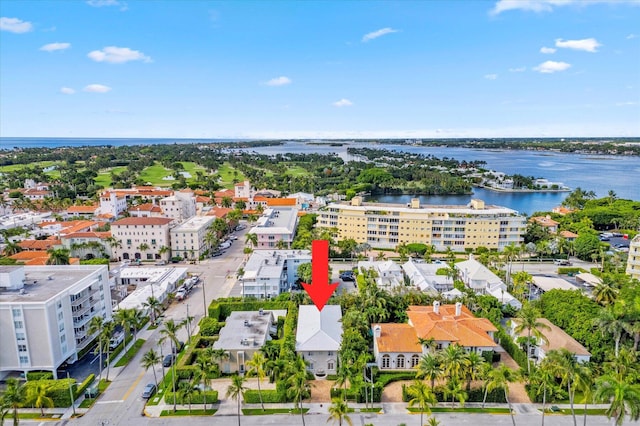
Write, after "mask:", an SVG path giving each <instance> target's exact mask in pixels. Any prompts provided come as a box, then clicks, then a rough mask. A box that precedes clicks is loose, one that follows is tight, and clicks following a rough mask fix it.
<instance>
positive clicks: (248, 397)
mask: <svg viewBox="0 0 640 426" xmlns="http://www.w3.org/2000/svg"><path fill="white" fill-rule="evenodd" d="M243 399H244V402H246V403H247V404H259V403H260V395H259V394H258V391H257V390H255V389H249V390H248V391H245V393H244V398H243ZM262 401H263V402H265V403H267V404H275V403H281V402H288V401H287V395H286V394H284V393H282V392H278V391H277V390H273V389H267V390H263V391H262Z"/></svg>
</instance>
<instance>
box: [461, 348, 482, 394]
mask: <svg viewBox="0 0 640 426" xmlns="http://www.w3.org/2000/svg"><path fill="white" fill-rule="evenodd" d="M486 364H487V363H486V361H485V360H484V358H483V357H482V356H481V355H480V354H478V353H477V352H470V353H469V354H467V359H466V362H465V366H464V367H465V368H464V373H465V377H466V379H467V392H469V391H471V381H472V380H478V379H479V378H480V377H481V375H482V372H483V371H484V370H485V368H486V367H485V366H486Z"/></svg>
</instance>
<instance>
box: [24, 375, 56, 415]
mask: <svg viewBox="0 0 640 426" xmlns="http://www.w3.org/2000/svg"><path fill="white" fill-rule="evenodd" d="M50 387H51V386H50V385H47V384H45V382H40V381H39V382H36V383H35V385H34V386H31V387H30V388H29V389H27V400H28V401H31V404H33V405H34V406H35V407H36V408H39V409H40V414H42V416H44V407H48V408H51V407H53V399H52V398H51V397H49V396H48V395H47V393H48V392H49V388H50Z"/></svg>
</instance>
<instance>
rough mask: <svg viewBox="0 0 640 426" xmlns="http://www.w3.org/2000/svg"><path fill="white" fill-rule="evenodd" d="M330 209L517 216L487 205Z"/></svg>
mask: <svg viewBox="0 0 640 426" xmlns="http://www.w3.org/2000/svg"><path fill="white" fill-rule="evenodd" d="M327 207H328V208H340V209H343V210H352V211H370V210H372V209H373V208H376V207H377V208H384V209H386V210H389V211H394V212H402V213H423V214H424V213H456V214H463V215H467V214H469V215H475V216H478V215H486V214H489V215H492V214H517V213H518V212H517V211H516V210H513V209H510V208H508V207H502V206H495V205H485V206H484V208H482V209H474V208H471V207H469V206H468V205H444V204H443V205H435V204H421V205H420V207H418V208H412V207H407V206H406V204H392V203H372V202H363V203H362V205H360V206H354V205H351V203H350V202H349V201H341V202H333V203H331V204H329V205H328V206H327Z"/></svg>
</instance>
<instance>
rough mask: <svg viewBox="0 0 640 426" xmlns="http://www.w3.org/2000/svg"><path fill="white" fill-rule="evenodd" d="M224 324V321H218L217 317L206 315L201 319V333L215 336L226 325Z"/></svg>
mask: <svg viewBox="0 0 640 426" xmlns="http://www.w3.org/2000/svg"><path fill="white" fill-rule="evenodd" d="M224 325H225V323H224V322H221V321H218V320H217V319H215V318H210V317H204V318H202V319H201V320H200V335H202V336H215V335H216V334H219V333H220V329H221V328H222V327H224Z"/></svg>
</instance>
